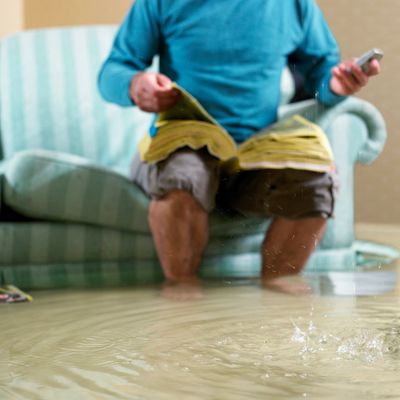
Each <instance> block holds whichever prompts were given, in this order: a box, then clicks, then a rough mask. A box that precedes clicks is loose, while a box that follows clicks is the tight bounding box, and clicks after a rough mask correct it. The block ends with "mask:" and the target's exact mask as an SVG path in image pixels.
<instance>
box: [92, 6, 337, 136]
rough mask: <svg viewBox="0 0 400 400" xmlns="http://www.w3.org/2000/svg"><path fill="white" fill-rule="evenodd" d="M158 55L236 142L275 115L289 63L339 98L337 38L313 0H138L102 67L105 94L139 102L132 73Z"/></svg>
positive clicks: (312, 86) (316, 89) (329, 96)
mask: <svg viewBox="0 0 400 400" xmlns="http://www.w3.org/2000/svg"><path fill="white" fill-rule="evenodd" d="M155 55H159V59H160V72H161V73H163V74H165V75H167V76H168V77H169V78H170V79H171V80H173V81H176V82H177V83H178V84H179V85H181V86H182V87H183V88H185V89H186V90H188V91H189V92H190V93H191V94H192V95H193V96H195V97H196V98H197V99H198V100H199V101H200V103H201V104H202V105H203V106H204V107H205V108H206V110H207V111H208V112H209V113H210V114H211V115H212V116H213V117H214V118H215V119H216V120H217V121H218V122H219V123H220V124H221V125H222V126H224V127H225V129H226V130H227V131H228V132H229V133H230V134H231V135H232V137H233V138H234V139H235V140H236V141H237V142H242V141H243V140H245V139H246V138H248V137H249V136H250V135H252V134H253V133H254V132H256V131H258V130H260V129H262V128H264V127H266V126H268V125H270V124H271V123H273V122H275V121H276V118H277V110H278V106H279V103H280V81H281V74H282V71H283V69H284V67H285V66H286V65H287V64H288V63H290V64H292V65H293V67H294V68H295V69H296V70H297V71H298V72H299V73H300V74H302V75H303V76H304V78H305V83H306V90H307V91H308V93H309V94H310V95H314V96H316V97H317V98H318V100H319V101H320V102H322V103H324V104H327V105H330V104H335V103H337V102H339V101H340V100H341V99H342V97H340V96H336V95H335V94H334V93H333V92H331V90H330V88H329V80H330V78H331V70H332V67H333V66H334V65H336V64H337V63H338V62H339V60H340V58H339V51H338V46H337V43H336V41H335V39H334V37H333V35H332V33H331V31H330V29H329V28H328V25H327V23H326V21H325V19H324V17H323V15H322V13H321V11H320V9H319V8H318V7H317V5H316V4H315V2H314V0H246V1H244V0H136V1H135V2H134V4H133V6H132V7H131V9H130V11H129V13H128V15H127V16H126V18H125V20H124V22H123V23H122V25H121V27H120V29H119V31H118V33H117V36H116V38H115V41H114V44H113V47H112V49H111V52H110V54H109V56H108V58H107V59H106V61H105V63H104V64H103V67H102V69H101V71H100V74H99V79H98V83H99V90H100V92H101V94H102V96H103V97H104V99H106V100H107V101H110V102H114V103H117V104H119V105H121V106H132V105H134V103H133V101H132V99H131V98H130V96H129V86H130V82H131V80H132V77H133V76H134V75H135V74H137V73H138V72H141V71H143V70H145V69H146V68H148V67H149V66H150V65H151V63H152V60H153V58H154V56H155Z"/></svg>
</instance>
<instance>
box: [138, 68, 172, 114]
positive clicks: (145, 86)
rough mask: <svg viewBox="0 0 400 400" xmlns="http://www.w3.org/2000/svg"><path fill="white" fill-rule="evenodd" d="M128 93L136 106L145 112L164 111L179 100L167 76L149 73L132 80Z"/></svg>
mask: <svg viewBox="0 0 400 400" xmlns="http://www.w3.org/2000/svg"><path fill="white" fill-rule="evenodd" d="M130 93H131V97H132V98H133V100H134V102H135V103H136V105H137V106H138V107H139V108H140V109H142V110H143V111H147V112H159V111H164V110H166V109H168V108H170V107H172V106H173V105H174V104H175V103H176V102H177V101H178V99H179V92H178V91H177V90H176V89H174V88H173V86H172V82H171V80H170V79H169V78H168V77H167V76H165V75H162V74H156V73H149V72H144V73H140V74H138V75H137V76H136V77H134V78H133V80H132V84H131V88H130Z"/></svg>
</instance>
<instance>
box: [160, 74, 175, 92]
mask: <svg viewBox="0 0 400 400" xmlns="http://www.w3.org/2000/svg"><path fill="white" fill-rule="evenodd" d="M157 84H158V85H159V86H160V88H161V89H164V90H165V89H166V90H168V89H171V88H172V81H171V79H169V78H168V77H167V76H165V75H163V74H157Z"/></svg>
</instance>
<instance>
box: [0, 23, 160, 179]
mask: <svg viewBox="0 0 400 400" xmlns="http://www.w3.org/2000/svg"><path fill="white" fill-rule="evenodd" d="M114 33H115V27H113V26H94V27H75V28H62V29H46V30H37V31H30V32H24V33H23V34H17V35H14V36H11V37H9V38H6V39H3V40H2V41H1V45H0V104H1V111H0V121H1V127H0V130H1V136H2V147H3V152H4V156H5V158H10V157H11V156H12V155H13V154H15V153H16V152H18V151H20V150H24V149H36V148H41V149H48V150H55V151H63V152H67V153H71V154H76V155H80V156H83V157H86V158H88V159H90V160H92V161H95V162H97V163H99V164H101V165H105V166H111V167H116V168H119V169H121V170H124V171H128V167H129V163H130V160H131V158H132V155H133V153H134V152H135V149H136V144H137V141H138V140H139V138H140V136H141V135H142V134H144V133H145V132H146V130H147V128H148V126H149V124H150V120H151V118H152V116H151V115H150V114H146V113H143V112H141V111H140V110H139V109H137V108H136V107H135V108H128V109H122V108H120V107H117V106H115V105H111V104H106V103H105V102H104V101H103V100H102V99H101V98H100V95H99V94H98V91H97V84H96V81H97V75H98V72H99V69H100V66H101V63H102V62H103V61H104V59H105V57H106V55H107V53H108V51H109V49H110V47H111V42H112V40H113V37H114Z"/></svg>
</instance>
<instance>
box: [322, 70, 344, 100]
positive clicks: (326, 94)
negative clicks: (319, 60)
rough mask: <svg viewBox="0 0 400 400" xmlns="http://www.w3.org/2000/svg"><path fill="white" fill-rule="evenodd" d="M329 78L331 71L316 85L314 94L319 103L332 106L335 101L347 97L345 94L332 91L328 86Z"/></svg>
mask: <svg viewBox="0 0 400 400" xmlns="http://www.w3.org/2000/svg"><path fill="white" fill-rule="evenodd" d="M331 78H332V74H331V73H328V74H327V75H325V77H324V78H323V79H322V81H321V83H320V85H319V87H318V90H317V94H316V98H317V100H318V101H319V102H320V103H322V104H325V105H327V106H333V105H335V104H337V103H340V102H341V101H343V100H344V99H345V98H346V97H347V96H339V95H337V94H335V93H334V92H332V90H331V87H330V81H331Z"/></svg>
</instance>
